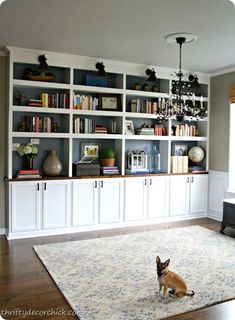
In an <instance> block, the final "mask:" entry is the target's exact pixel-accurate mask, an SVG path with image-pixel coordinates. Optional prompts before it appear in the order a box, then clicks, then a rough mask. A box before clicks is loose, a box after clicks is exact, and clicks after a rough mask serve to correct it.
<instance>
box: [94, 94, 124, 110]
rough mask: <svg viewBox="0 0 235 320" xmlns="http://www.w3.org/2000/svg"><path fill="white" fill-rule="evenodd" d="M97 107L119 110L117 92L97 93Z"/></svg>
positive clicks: (119, 103)
mask: <svg viewBox="0 0 235 320" xmlns="http://www.w3.org/2000/svg"><path fill="white" fill-rule="evenodd" d="M99 109H100V110H105V111H106V110H107V111H119V110H120V109H121V99H120V95H118V94H99Z"/></svg>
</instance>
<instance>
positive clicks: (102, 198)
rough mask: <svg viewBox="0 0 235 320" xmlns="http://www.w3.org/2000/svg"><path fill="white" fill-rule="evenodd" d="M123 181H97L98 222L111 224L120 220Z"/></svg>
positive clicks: (115, 179) (116, 179)
mask: <svg viewBox="0 0 235 320" xmlns="http://www.w3.org/2000/svg"><path fill="white" fill-rule="evenodd" d="M122 199H123V179H119V178H114V179H112V178H110V179H102V180H99V222H100V223H112V222H119V221H120V220H121V212H122V210H123V200H122Z"/></svg>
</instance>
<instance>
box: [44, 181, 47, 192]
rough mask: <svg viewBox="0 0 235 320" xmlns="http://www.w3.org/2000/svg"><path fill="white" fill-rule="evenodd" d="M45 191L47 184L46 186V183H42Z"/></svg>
mask: <svg viewBox="0 0 235 320" xmlns="http://www.w3.org/2000/svg"><path fill="white" fill-rule="evenodd" d="M46 189H47V184H46V182H45V183H44V190H46Z"/></svg>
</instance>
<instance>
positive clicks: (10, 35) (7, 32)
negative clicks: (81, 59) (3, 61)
mask: <svg viewBox="0 0 235 320" xmlns="http://www.w3.org/2000/svg"><path fill="white" fill-rule="evenodd" d="M175 32H190V33H194V34H196V35H197V36H198V40H197V41H196V42H194V43H191V44H185V45H184V46H183V61H182V67H183V68H184V69H188V70H194V71H202V72H206V73H213V72H216V71H219V70H223V69H227V68H233V67H235V6H234V5H233V3H232V2H230V1H229V0H7V1H5V2H3V4H2V5H1V7H0V46H2V47H3V46H6V45H10V46H17V47H23V48H33V49H40V50H49V51H56V52H65V53H72V54H78V55H85V56H91V57H98V58H101V59H102V58H106V59H114V60H120V61H128V62H135V63H143V64H146V65H148V66H150V65H158V66H165V67H171V68H176V67H178V47H177V46H176V45H170V44H168V43H167V42H166V41H165V40H164V37H165V36H166V35H167V34H170V33H175Z"/></svg>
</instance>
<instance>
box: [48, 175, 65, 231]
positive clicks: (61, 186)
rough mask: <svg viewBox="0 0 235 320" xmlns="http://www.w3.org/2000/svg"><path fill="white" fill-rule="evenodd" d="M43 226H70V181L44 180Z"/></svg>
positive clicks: (49, 227)
mask: <svg viewBox="0 0 235 320" xmlns="http://www.w3.org/2000/svg"><path fill="white" fill-rule="evenodd" d="M42 187H43V228H44V229H51V228H62V227H68V225H69V217H70V182H69V181H63V180H60V181H59V180H55V181H45V182H42Z"/></svg>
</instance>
